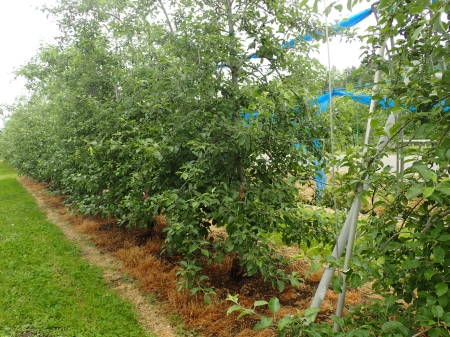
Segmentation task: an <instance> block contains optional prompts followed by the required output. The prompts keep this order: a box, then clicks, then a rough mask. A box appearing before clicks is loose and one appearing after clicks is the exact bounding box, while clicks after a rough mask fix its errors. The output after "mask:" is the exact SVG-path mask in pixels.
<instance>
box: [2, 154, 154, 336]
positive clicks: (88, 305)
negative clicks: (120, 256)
mask: <svg viewBox="0 0 450 337" xmlns="http://www.w3.org/2000/svg"><path fill="white" fill-rule="evenodd" d="M26 332H28V333H26ZM25 335H26V336H46V337H51V336H71V337H74V336H77V337H78V336H79V337H82V336H83V337H88V336H102V337H107V336H120V337H125V336H126V337H133V336H146V334H145V333H144V331H143V329H142V328H141V326H140V325H139V322H138V319H137V315H136V313H135V312H134V311H133V307H132V305H131V303H127V302H125V301H123V300H122V299H120V298H119V297H118V296H117V295H116V294H114V293H113V292H112V290H111V289H108V286H107V285H106V283H105V280H104V279H103V278H102V272H101V270H100V268H97V267H94V266H91V265H89V264H88V263H87V262H86V261H84V260H83V259H82V258H81V257H80V250H79V249H78V248H77V247H76V246H75V245H74V244H73V243H71V242H69V241H68V240H67V239H66V238H65V237H64V235H63V233H62V232H61V230H60V229H59V228H58V227H57V226H55V225H53V224H52V223H50V222H49V221H47V220H46V214H45V213H44V212H43V211H41V210H40V209H39V207H38V206H37V204H36V202H35V200H34V199H33V197H32V196H31V195H30V194H28V193H27V191H26V190H25V189H24V188H23V187H22V185H21V184H20V183H19V182H18V181H17V180H16V179H15V172H14V170H13V169H11V168H10V167H9V166H8V165H7V164H5V163H3V162H0V336H25Z"/></svg>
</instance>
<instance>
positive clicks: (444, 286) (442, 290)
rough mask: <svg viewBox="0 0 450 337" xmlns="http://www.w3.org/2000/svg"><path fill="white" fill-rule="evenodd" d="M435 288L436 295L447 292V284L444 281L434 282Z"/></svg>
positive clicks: (439, 295)
mask: <svg viewBox="0 0 450 337" xmlns="http://www.w3.org/2000/svg"><path fill="white" fill-rule="evenodd" d="M435 288H436V295H438V297H441V296H443V295H445V294H446V293H447V292H448V285H447V284H446V283H438V284H436V286H435Z"/></svg>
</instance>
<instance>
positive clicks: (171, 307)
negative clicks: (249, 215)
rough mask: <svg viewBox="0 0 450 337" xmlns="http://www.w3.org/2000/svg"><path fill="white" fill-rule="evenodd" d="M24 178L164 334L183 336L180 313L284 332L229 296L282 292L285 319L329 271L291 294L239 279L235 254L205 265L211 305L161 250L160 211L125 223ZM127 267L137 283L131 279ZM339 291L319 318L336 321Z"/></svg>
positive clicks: (248, 332)
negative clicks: (152, 225) (244, 312)
mask: <svg viewBox="0 0 450 337" xmlns="http://www.w3.org/2000/svg"><path fill="white" fill-rule="evenodd" d="M20 182H21V183H22V184H23V185H24V186H25V187H26V188H27V190H28V191H29V192H30V193H31V194H32V195H33V196H34V197H35V198H36V200H37V201H38V204H39V206H40V207H41V208H43V209H44V210H45V211H47V213H48V217H49V219H50V220H51V221H52V222H53V223H55V224H56V225H57V226H59V227H60V228H61V229H62V230H63V231H64V233H65V234H66V236H67V237H68V238H69V239H70V240H72V241H75V242H76V243H77V244H78V245H79V246H80V247H81V249H82V252H83V256H84V257H85V258H86V259H87V260H88V261H90V262H91V263H93V264H96V265H99V266H100V267H101V268H103V270H104V277H105V279H106V280H107V281H108V282H109V283H110V284H111V285H112V286H113V287H114V288H115V289H116V291H117V292H118V293H119V295H121V296H123V297H125V298H127V299H128V300H130V301H132V302H133V303H134V304H135V306H136V310H137V312H138V314H139V318H140V321H141V324H142V325H143V326H144V327H145V328H147V329H148V330H149V331H152V332H153V333H155V334H157V335H158V336H159V337H166V336H175V335H176V331H175V329H174V328H175V325H176V322H170V319H168V317H173V316H174V315H176V316H178V317H181V319H182V321H183V324H184V325H185V326H186V327H187V328H189V329H192V330H195V331H196V332H198V334H199V335H201V336H205V337H233V336H239V337H248V336H251V337H269V336H276V335H277V331H275V330H272V329H265V330H261V331H256V332H255V331H253V330H252V329H253V326H254V325H255V324H256V323H257V318H256V317H252V316H245V317H244V318H242V319H240V320H236V317H237V314H238V313H233V314H230V315H228V316H227V315H226V311H227V309H228V308H229V307H230V306H231V305H232V303H231V302H229V301H227V300H226V297H227V295H228V294H232V295H235V294H239V302H240V303H241V304H242V305H243V306H246V307H252V306H253V303H254V302H255V301H256V300H266V301H269V300H270V298H271V297H278V298H279V299H280V302H281V305H282V309H281V310H280V312H279V313H278V314H277V317H279V318H281V317H283V316H284V315H286V314H292V315H296V314H297V310H303V309H306V308H308V307H309V305H310V303H311V300H312V297H313V296H314V293H315V290H316V287H317V285H318V282H319V281H320V278H321V273H312V274H311V275H310V276H309V277H308V279H306V280H305V282H304V283H303V284H302V285H301V286H300V288H299V289H296V288H294V287H292V286H286V288H285V290H284V291H283V293H279V292H278V291H277V290H274V289H272V285H271V283H269V282H264V281H263V280H262V278H261V277H260V276H258V275H254V276H252V277H243V278H242V279H240V280H236V279H232V278H231V277H230V270H231V267H232V264H233V258H234V256H233V255H232V254H230V255H228V256H225V257H224V259H223V262H222V264H220V265H218V264H212V265H210V266H205V267H204V272H205V273H206V274H207V275H208V276H209V283H210V284H209V286H210V287H211V288H213V289H214V290H215V291H216V293H217V295H216V296H213V297H212V299H211V304H209V305H206V304H205V303H204V300H203V296H202V295H201V294H197V295H195V296H190V295H189V293H188V292H187V291H181V292H180V291H178V284H177V277H176V272H177V271H178V269H179V262H180V261H181V257H180V256H174V255H167V254H161V247H162V244H163V243H164V239H163V236H164V235H163V234H162V232H161V231H162V229H163V228H164V227H165V226H168V224H167V223H166V221H165V218H164V217H163V216H160V217H156V221H157V224H158V225H157V226H156V230H155V231H154V232H152V233H149V232H148V231H147V230H146V229H126V228H123V227H119V226H117V224H116V221H115V220H114V219H102V218H96V217H86V216H79V215H76V214H72V213H71V212H70V211H69V210H68V209H67V208H66V207H65V206H64V205H63V202H64V197H62V196H51V195H48V194H47V193H45V188H46V187H48V185H46V184H41V183H36V182H34V181H31V180H28V179H26V178H21V179H20ZM87 239H88V240H92V242H94V243H95V245H96V247H92V245H89V243H88V241H87ZM290 268H291V269H292V270H295V271H298V272H299V274H300V275H305V274H306V272H307V271H308V270H309V264H308V263H307V262H306V261H304V260H298V261H297V262H296V263H294V264H292V265H291V266H290ZM124 274H126V275H128V276H129V277H131V278H132V279H133V280H135V281H136V282H131V283H130V282H126V281H124V279H126V278H125V277H124ZM337 296H338V295H337V294H336V293H334V292H333V291H332V290H328V292H327V296H326V299H325V301H324V303H323V304H322V307H321V312H320V314H319V316H318V319H319V320H328V317H329V316H330V315H333V314H334V312H335V308H336V304H337ZM149 297H153V298H156V300H157V302H159V303H157V304H154V303H153V304H152V303H150V302H151V301H149ZM364 297H365V296H364V295H363V294H362V292H360V291H356V290H352V289H350V290H348V291H347V296H346V304H347V305H357V304H359V303H361V301H363V299H364ZM258 310H259V312H260V313H262V314H266V315H268V314H269V313H268V312H265V311H264V310H266V309H265V308H261V307H260V308H259V309H258Z"/></svg>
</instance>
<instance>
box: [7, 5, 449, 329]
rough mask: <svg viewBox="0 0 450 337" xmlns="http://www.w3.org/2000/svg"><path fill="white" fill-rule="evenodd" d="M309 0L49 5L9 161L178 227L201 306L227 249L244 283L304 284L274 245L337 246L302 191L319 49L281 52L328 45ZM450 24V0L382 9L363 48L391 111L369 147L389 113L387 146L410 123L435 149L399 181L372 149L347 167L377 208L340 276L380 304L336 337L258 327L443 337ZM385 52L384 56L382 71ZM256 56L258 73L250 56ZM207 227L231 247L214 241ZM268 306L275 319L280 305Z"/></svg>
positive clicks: (175, 246) (378, 117)
mask: <svg viewBox="0 0 450 337" xmlns="http://www.w3.org/2000/svg"><path fill="white" fill-rule="evenodd" d="M306 3H307V2H306V1H304V2H302V3H300V4H299V3H297V2H290V1H250V0H247V1H231V0H222V1H177V2H173V3H170V2H166V1H159V2H155V3H151V2H146V1H130V2H127V1H102V2H100V1H98V2H97V1H93V0H91V1H88V0H84V1H81V0H79V1H61V3H60V6H58V7H57V8H53V9H47V10H48V11H50V13H52V14H54V15H55V16H56V17H57V18H58V20H59V21H58V22H59V24H60V27H61V32H62V34H61V37H60V38H59V40H58V43H56V44H55V45H51V46H46V47H43V48H42V49H41V50H40V52H39V54H38V55H37V56H36V58H35V59H34V60H32V61H31V62H30V63H29V64H27V65H26V66H24V67H23V68H22V69H21V70H20V71H19V74H20V75H22V76H25V77H26V78H27V79H28V85H29V88H30V89H31V90H32V91H33V95H32V96H31V98H29V99H27V100H23V101H18V102H17V103H16V104H15V105H14V107H12V109H13V111H14V115H13V116H12V117H11V118H10V119H9V121H8V122H7V124H6V127H5V129H4V131H3V133H2V135H1V147H0V148H1V149H2V150H1V151H2V156H3V157H4V158H5V159H6V160H7V161H8V162H10V163H11V164H13V165H14V166H15V167H17V168H18V169H19V170H20V172H22V173H23V174H26V175H29V176H31V177H33V178H35V179H38V180H45V181H50V182H51V183H52V187H53V188H54V189H56V190H58V191H60V192H63V193H65V194H66V195H67V196H68V200H69V202H70V203H71V204H72V205H73V206H74V207H76V208H77V209H78V210H79V211H80V212H83V213H87V214H96V213H101V214H103V215H105V216H113V217H117V218H119V219H120V220H119V221H120V222H121V223H122V224H123V225H125V226H144V227H149V228H151V227H152V226H153V223H152V216H153V215H157V214H159V213H160V212H163V213H164V214H166V216H167V217H168V219H169V222H170V226H169V227H168V229H167V240H166V249H167V251H168V252H175V251H177V252H178V253H180V254H183V255H184V256H185V259H184V262H183V264H182V269H181V272H180V275H181V276H184V278H182V279H185V280H187V281H186V284H185V285H186V286H187V287H189V288H191V289H193V293H195V292H196V291H198V290H199V289H202V291H204V292H205V293H206V294H208V292H211V291H212V290H208V289H206V288H204V287H203V285H202V283H201V280H202V277H198V276H199V275H201V265H202V263H203V262H212V261H213V260H215V261H220V259H221V257H222V256H223V254H225V253H228V252H235V254H236V256H237V260H236V261H238V262H237V264H238V266H237V267H239V268H242V269H241V270H239V272H238V273H236V275H235V277H239V275H242V273H243V271H244V269H245V270H246V272H247V273H248V274H253V273H256V272H260V273H261V274H262V275H263V276H264V277H265V278H267V279H270V280H272V282H273V283H274V285H277V286H278V287H279V288H280V289H282V288H283V287H284V284H285V282H286V281H290V282H292V283H293V284H294V285H295V284H298V280H296V276H295V275H286V274H285V273H284V272H283V268H282V266H283V262H284V261H283V260H282V259H281V258H278V257H277V254H276V253H275V252H274V251H273V248H271V246H270V245H269V244H268V243H267V234H268V233H271V232H277V233H280V234H281V237H282V239H283V242H285V243H298V242H300V241H305V242H307V243H308V242H311V241H313V239H314V240H315V242H317V243H318V244H321V243H325V242H330V241H331V240H332V238H333V236H334V233H333V232H332V230H330V229H329V227H328V226H327V225H323V224H322V222H321V221H319V220H320V219H318V218H315V217H314V216H313V217H312V218H310V219H309V220H308V221H305V220H304V219H302V218H301V216H300V215H299V214H300V212H298V209H299V207H300V205H299V203H298V201H297V200H298V193H299V188H298V187H297V186H298V184H297V182H299V181H302V180H304V179H307V178H309V177H311V176H312V175H313V171H314V167H313V165H312V163H313V162H314V161H313V158H311V153H314V151H306V150H308V144H310V143H311V142H308V140H314V139H318V138H322V137H323V130H322V129H321V128H319V127H317V126H318V125H319V122H318V120H317V118H318V117H317V114H316V112H315V111H314V109H313V108H312V107H311V106H310V104H309V102H310V101H311V98H312V96H313V95H311V94H310V93H312V92H315V90H316V89H318V88H322V87H323V83H324V82H323V81H324V78H323V76H322V74H323V72H321V69H320V66H318V65H317V62H316V61H314V60H310V59H308V57H307V52H308V51H309V49H310V48H313V46H314V44H308V43H307V42H305V41H303V40H302V39H299V40H297V44H298V45H297V47H296V48H293V49H282V48H280V47H279V46H280V45H283V43H285V42H286V41H288V40H289V39H290V38H293V37H299V36H303V35H306V34H313V35H314V34H317V35H316V36H314V37H315V38H317V39H320V38H323V34H322V33H320V32H321V29H322V28H323V27H321V25H320V24H319V23H317V20H316V19H317V18H316V14H314V13H315V12H317V3H316V4H315V6H314V7H313V8H312V9H311V8H308V7H307V4H306ZM349 7H351V3H349ZM449 12H450V4H449V3H448V2H447V1H434V2H430V1H424V0H417V1H409V2H400V3H399V2H397V1H393V0H381V1H380V2H379V3H378V4H377V17H378V25H377V27H373V31H372V32H371V34H370V35H369V36H367V37H366V41H367V44H368V49H367V52H366V55H365V60H366V62H368V64H367V65H368V66H369V65H370V67H371V69H374V70H381V71H383V72H384V74H385V75H384V77H383V80H382V82H381V85H382V91H381V92H380V93H375V95H374V96H373V97H374V98H375V99H382V98H386V97H387V98H389V99H391V101H392V102H393V107H392V108H391V109H390V110H389V111H385V110H381V109H377V110H376V111H375V113H374V115H373V116H372V117H373V121H372V123H371V125H372V127H373V128H374V134H373V136H374V138H375V139H376V137H378V136H381V135H384V136H386V132H385V131H384V130H383V127H382V126H383V121H384V120H385V119H386V114H387V113H390V112H393V113H394V114H396V115H397V116H398V123H396V124H395V125H394V126H392V127H391V128H390V130H389V134H388V135H387V137H388V147H389V148H393V147H394V148H395V146H400V145H398V144H397V145H396V142H395V140H396V139H397V138H396V137H397V135H398V134H399V132H400V131H401V130H403V129H405V130H406V128H408V127H409V128H411V125H415V128H411V129H409V132H410V133H409V136H410V137H411V138H422V136H423V135H429V137H430V139H431V141H432V142H433V143H432V146H430V147H427V148H425V149H424V150H422V152H421V153H420V156H418V154H419V153H417V151H418V150H417V149H416V148H411V149H409V150H407V149H405V152H404V153H405V154H411V155H415V157H414V162H413V165H412V166H411V168H408V169H407V170H405V172H404V173H402V174H400V175H393V174H390V173H389V171H388V170H384V169H383V166H382V164H381V160H380V159H381V157H382V156H383V155H384V151H381V150H380V149H377V148H376V147H375V146H373V145H369V146H368V147H367V149H366V150H365V151H361V150H359V149H349V150H348V151H347V155H346V158H345V159H344V160H343V162H345V163H346V165H347V166H348V167H349V170H348V174H347V175H346V184H345V185H344V186H342V187H340V189H341V192H342V191H344V192H346V195H349V196H350V197H351V196H354V197H358V198H362V199H364V200H371V201H372V202H373V205H372V206H373V210H372V212H368V214H367V217H366V219H365V221H362V222H361V223H360V226H359V228H358V238H357V245H356V248H355V254H354V255H353V259H352V264H351V268H350V269H349V270H346V271H344V272H345V273H346V275H347V277H346V280H347V281H348V282H349V285H350V286H353V287H359V286H361V285H362V284H364V283H367V282H371V283H370V284H372V289H373V291H374V292H376V293H378V294H381V295H382V296H383V297H384V300H379V299H375V300H373V301H368V302H365V303H362V304H361V305H360V306H357V307H355V308H349V313H348V314H347V315H346V316H345V317H344V318H337V317H333V319H334V320H335V321H336V322H337V323H338V324H339V325H340V327H341V329H342V330H341V331H340V332H337V331H333V330H332V329H331V328H330V326H329V325H328V324H326V323H322V324H313V323H311V324H306V323H307V320H306V319H305V318H304V316H302V315H301V313H300V315H299V316H298V317H290V316H289V317H285V318H283V319H281V320H280V321H276V320H275V321H273V320H272V319H268V318H262V320H261V322H262V324H260V325H259V327H262V326H270V325H272V324H278V329H279V331H280V335H281V336H284V335H287V334H288V333H290V334H291V335H305V336H321V335H329V336H331V335H335V336H420V335H428V336H448V335H449V332H448V326H449V325H450V301H449V299H450V292H449V286H448V283H449V281H448V280H449V278H448V275H449V266H450V230H449V223H448V219H449V215H450V210H449V195H450V176H449V172H448V167H449V164H450V150H449V149H450V138H449V130H450V121H449V118H450V117H449V113H448V112H446V110H447V109H446V107H447V105H449V103H448V100H449V96H450V95H449V93H448V88H449V84H450V76H449V75H450V72H449V70H447V64H448V63H449V59H450V52H449V49H448V42H449V38H450V34H449V25H448V21H447V18H446V14H447V13H449ZM157 13H161V15H162V16H158V15H157ZM166 13H168V14H167V15H165V14H166ZM161 17H163V18H164V19H163V20H161V19H160V18H161ZM158 20H160V21H161V22H159V21H158ZM386 41H388V42H389V45H390V51H389V58H387V59H381V58H380V57H379V56H378V54H377V51H378V50H379V48H380V46H381V45H382V44H384V43H385V42H386ZM253 52H256V54H257V55H258V56H259V57H260V58H259V59H258V60H259V61H256V62H255V61H251V62H249V61H247V60H246V56H247V55H249V54H251V53H253ZM256 111H257V112H258V114H259V115H258V118H255V117H252V114H253V113H254V112H256ZM245 113H247V114H248V115H247V116H249V119H248V120H247V119H245V118H243V116H244V114H245ZM320 132H322V133H320ZM300 140H302V142H300ZM298 143H301V144H302V147H301V148H302V149H305V151H303V150H301V151H298V150H297V147H296V144H298ZM362 184H366V186H367V187H368V189H367V190H363V191H361V189H360V188H358V187H359V186H361V185H362ZM381 208H382V211H380V209H381ZM211 224H215V225H216V226H222V227H224V228H225V229H226V231H227V234H228V236H227V237H224V238H222V239H219V240H217V241H215V242H210V241H208V240H206V238H207V233H208V229H209V227H210V226H211ZM334 266H336V267H339V266H340V261H335V262H334ZM239 268H238V269H239ZM195 276H197V277H195ZM337 288H339V287H337ZM205 299H206V300H208V297H207V295H206V297H205ZM269 307H270V308H271V310H272V311H273V312H275V311H276V312H278V310H279V302H277V301H276V300H273V301H271V303H269Z"/></svg>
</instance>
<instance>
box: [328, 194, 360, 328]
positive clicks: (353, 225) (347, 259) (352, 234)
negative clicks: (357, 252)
mask: <svg viewBox="0 0 450 337" xmlns="http://www.w3.org/2000/svg"><path fill="white" fill-rule="evenodd" d="M355 201H356V204H357V205H356V208H357V209H361V200H360V199H359V198H358V196H356V200H355ZM357 224H358V214H356V215H354V216H353V218H352V221H351V227H350V233H349V235H348V243H347V250H346V252H345V262H344V273H343V274H342V278H343V280H344V283H343V284H342V292H341V293H340V294H339V299H338V304H337V308H336V316H337V317H342V311H343V310H344V302H345V293H346V291H347V282H346V280H347V275H346V274H345V272H346V271H347V270H348V268H349V267H350V259H351V258H352V252H353V245H354V243H355V236H356V227H357ZM339 330H340V326H339V324H337V323H336V322H335V323H334V331H339Z"/></svg>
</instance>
